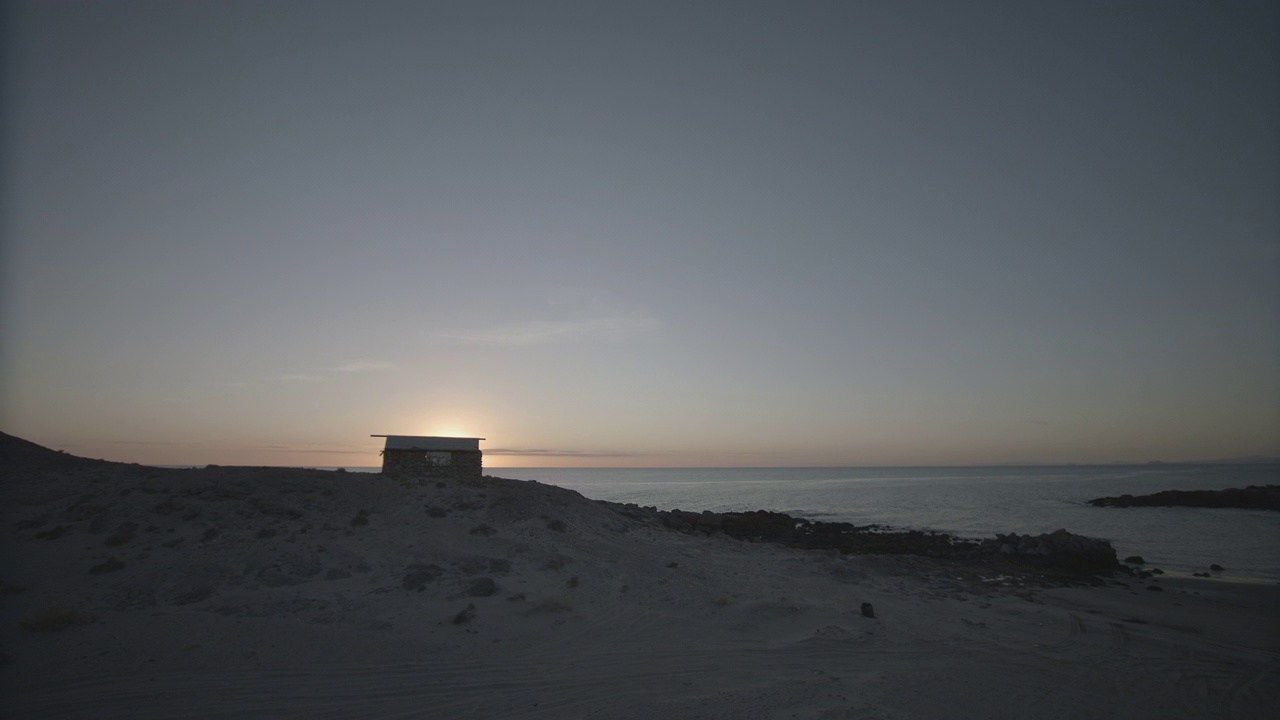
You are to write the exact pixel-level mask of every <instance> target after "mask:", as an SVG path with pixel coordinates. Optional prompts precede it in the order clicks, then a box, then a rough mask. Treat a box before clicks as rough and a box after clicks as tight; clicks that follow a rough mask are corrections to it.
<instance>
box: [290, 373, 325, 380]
mask: <svg viewBox="0 0 1280 720" xmlns="http://www.w3.org/2000/svg"><path fill="white" fill-rule="evenodd" d="M279 377H280V379H281V380H287V381H289V382H321V381H323V380H327V379H328V378H326V377H325V376H323V375H316V374H314V373H285V374H283V375H280V376H279Z"/></svg>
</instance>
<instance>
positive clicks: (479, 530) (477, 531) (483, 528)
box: [471, 525, 498, 536]
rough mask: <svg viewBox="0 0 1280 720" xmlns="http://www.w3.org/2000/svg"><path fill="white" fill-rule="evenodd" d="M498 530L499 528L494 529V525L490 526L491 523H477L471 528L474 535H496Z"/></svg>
mask: <svg viewBox="0 0 1280 720" xmlns="http://www.w3.org/2000/svg"><path fill="white" fill-rule="evenodd" d="M497 532H498V531H497V530H494V529H493V528H492V527H490V526H489V525H477V526H475V527H473V528H471V534H472V535H485V536H489V535H496V534H497Z"/></svg>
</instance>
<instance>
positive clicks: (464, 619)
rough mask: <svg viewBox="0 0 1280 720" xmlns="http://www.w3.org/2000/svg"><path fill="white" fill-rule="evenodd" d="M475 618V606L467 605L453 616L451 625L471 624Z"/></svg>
mask: <svg viewBox="0 0 1280 720" xmlns="http://www.w3.org/2000/svg"><path fill="white" fill-rule="evenodd" d="M475 617H476V606H475V605H467V606H466V607H465V608H463V609H462V611H461V612H459V613H458V614H457V615H454V616H453V624H454V625H465V624H467V623H469V622H471V621H472V620H474V619H475Z"/></svg>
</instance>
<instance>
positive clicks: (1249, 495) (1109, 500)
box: [1089, 485, 1280, 510]
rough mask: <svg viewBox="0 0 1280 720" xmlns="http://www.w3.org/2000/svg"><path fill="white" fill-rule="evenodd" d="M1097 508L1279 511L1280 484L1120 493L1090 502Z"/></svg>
mask: <svg viewBox="0 0 1280 720" xmlns="http://www.w3.org/2000/svg"><path fill="white" fill-rule="evenodd" d="M1089 504H1090V505H1093V506H1094V507H1205V508H1240V509H1247V510H1280V485H1250V486H1249V487H1246V488H1227V489H1225V490H1164V491H1162V492H1158V493H1152V494H1150V495H1120V496H1117V497H1100V498H1094V499H1092V500H1090V501H1089Z"/></svg>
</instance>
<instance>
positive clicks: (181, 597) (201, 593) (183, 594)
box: [173, 585, 213, 605]
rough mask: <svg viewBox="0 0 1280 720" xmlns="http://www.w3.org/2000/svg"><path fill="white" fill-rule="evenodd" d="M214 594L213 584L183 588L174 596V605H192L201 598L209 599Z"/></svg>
mask: <svg viewBox="0 0 1280 720" xmlns="http://www.w3.org/2000/svg"><path fill="white" fill-rule="evenodd" d="M212 595H213V586H212V585H195V586H192V587H190V588H187V589H185V590H181V591H179V592H178V594H176V595H174V597H173V604H174V605H190V604H192V603H198V602H200V601H201V600H207V599H209V597H210V596H212Z"/></svg>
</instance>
